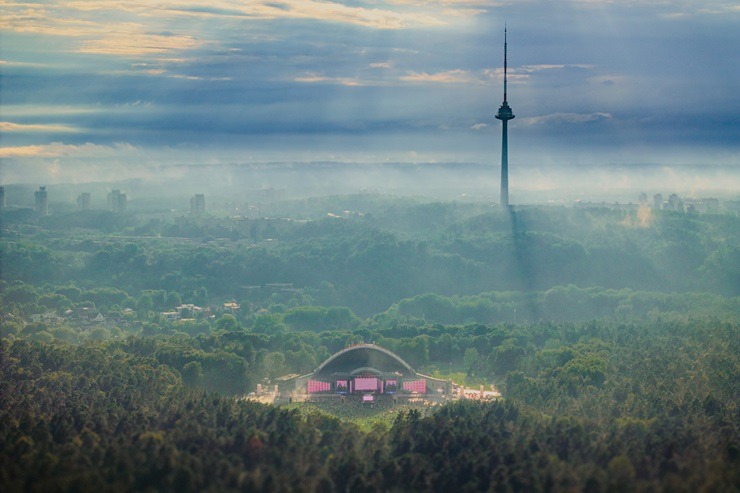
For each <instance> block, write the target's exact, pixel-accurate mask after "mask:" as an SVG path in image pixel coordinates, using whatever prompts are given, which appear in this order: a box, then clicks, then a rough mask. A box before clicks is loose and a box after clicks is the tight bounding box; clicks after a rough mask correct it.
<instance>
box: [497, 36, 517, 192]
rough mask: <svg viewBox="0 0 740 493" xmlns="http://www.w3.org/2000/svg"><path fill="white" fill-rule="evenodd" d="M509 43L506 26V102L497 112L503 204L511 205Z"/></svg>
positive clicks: (511, 112)
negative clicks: (499, 132) (508, 89)
mask: <svg viewBox="0 0 740 493" xmlns="http://www.w3.org/2000/svg"><path fill="white" fill-rule="evenodd" d="M507 48H508V47H507V43H506V28H504V102H503V103H501V106H500V107H499V109H498V113H496V119H498V120H501V123H502V124H503V127H502V129H501V205H502V206H508V205H509V136H508V128H507V127H508V122H509V120H513V119H514V112H513V111H512V110H511V107H509V103H508V101H507V100H506V68H507V67H506V65H507V59H506V56H507Z"/></svg>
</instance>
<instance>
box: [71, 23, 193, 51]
mask: <svg viewBox="0 0 740 493" xmlns="http://www.w3.org/2000/svg"><path fill="white" fill-rule="evenodd" d="M141 29H142V27H141V26H138V25H133V24H130V25H120V26H117V28H116V30H115V31H114V32H111V33H108V34H107V35H106V36H105V37H102V38H99V39H93V40H89V41H84V42H82V43H81V45H80V47H79V52H80V53H94V54H103V55H122V56H144V55H158V54H164V53H169V52H171V51H183V50H192V49H194V48H197V47H200V46H203V42H201V41H198V40H196V39H195V38H193V37H192V36H187V35H161V34H148V33H143V32H141Z"/></svg>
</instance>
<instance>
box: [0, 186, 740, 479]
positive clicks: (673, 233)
mask: <svg viewBox="0 0 740 493" xmlns="http://www.w3.org/2000/svg"><path fill="white" fill-rule="evenodd" d="M263 210H264V211H265V212H266V214H269V216H266V217H262V218H255V219H246V218H242V217H226V216H218V215H206V216H202V217H196V216H188V215H183V214H172V213H168V212H167V211H162V210H151V211H132V212H128V213H124V214H113V213H109V212H107V211H95V210H93V211H81V212H69V213H63V214H57V215H55V214H52V215H49V216H38V215H36V214H35V213H33V211H29V210H26V209H15V210H13V209H10V210H5V211H3V212H2V238H0V317H1V318H0V485H1V486H2V490H3V491H44V492H46V491H178V492H180V491H321V492H323V491H327V492H331V491H337V492H339V491H352V492H355V491H389V492H395V491H398V492H402V491H444V492H447V491H455V490H459V491H502V492H507V491H535V492H536V491H542V492H545V491H553V492H555V491H588V492H600V491H604V492H606V491H643V492H658V491H666V492H667V491H671V492H673V491H679V492H680V491H686V492H694V491H705V492H710V491H738V490H740V409H739V408H738V403H739V402H740V384H738V381H740V379H739V378H738V376H740V347H739V346H740V337H738V332H739V331H738V329H739V328H740V316H739V315H740V281H738V280H739V279H740V218H738V217H736V216H732V215H719V214H716V215H711V214H701V215H699V214H683V213H673V212H667V211H640V210H612V209H607V208H600V209H586V208H565V207H530V208H524V207H522V208H516V209H511V210H500V209H497V208H492V207H490V206H489V205H486V204H482V203H473V202H459V203H458V202H448V203H438V202H424V201H422V200H419V199H409V198H396V197H386V196H375V195H372V194H367V195H358V196H337V197H326V198H322V199H306V200H293V201H288V200H286V201H283V202H278V203H275V204H270V205H265V206H264V207H263ZM356 342H375V343H376V344H378V345H380V346H382V347H385V348H387V349H390V350H391V351H393V352H395V353H397V354H399V355H400V356H402V357H403V358H404V359H405V360H406V361H408V362H409V364H411V365H412V366H413V367H414V368H415V369H417V370H420V371H424V372H426V373H428V374H435V375H440V376H445V377H447V376H449V377H450V378H459V379H462V380H464V382H461V383H471V384H475V385H477V384H484V383H485V384H487V385H489V384H493V385H495V386H496V388H498V389H499V390H500V391H501V393H502V394H503V397H502V398H501V399H498V400H496V401H494V402H471V401H465V400H461V401H457V402H450V403H448V404H445V405H442V406H437V407H434V408H421V409H419V408H398V409H388V410H386V409H384V410H380V409H375V410H370V411H367V412H365V411H363V410H362V409H361V410H359V412H358V414H363V413H364V414H369V415H373V414H375V415H376V416H375V417H376V418H378V419H374V420H370V421H367V419H365V418H368V416H359V415H358V416H357V417H353V416H352V415H351V412H349V413H344V414H339V413H332V412H331V410H328V411H327V410H326V409H318V408H316V407H312V406H307V405H304V406H302V405H292V406H272V405H265V404H259V403H256V402H253V401H249V400H244V399H243V397H244V396H245V395H246V394H247V393H249V392H250V391H252V390H254V389H255V388H256V386H257V384H259V383H262V384H271V383H272V382H274V381H275V380H276V379H277V378H278V377H280V376H282V375H285V374H288V373H299V374H302V373H305V372H310V371H312V370H313V369H315V368H316V367H317V366H318V365H319V364H320V363H321V362H322V361H324V360H325V359H326V358H328V357H329V356H330V355H331V354H333V353H334V352H336V351H338V350H340V349H342V348H344V347H346V346H348V345H350V344H353V343H356ZM350 411H351V410H350ZM370 417H372V416H370Z"/></svg>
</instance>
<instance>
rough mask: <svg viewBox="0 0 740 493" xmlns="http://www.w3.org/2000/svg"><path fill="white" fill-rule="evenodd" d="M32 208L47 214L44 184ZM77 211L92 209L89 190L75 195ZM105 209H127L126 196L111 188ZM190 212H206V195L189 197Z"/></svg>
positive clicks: (0, 194)
mask: <svg viewBox="0 0 740 493" xmlns="http://www.w3.org/2000/svg"><path fill="white" fill-rule="evenodd" d="M5 192H6V189H5V186H3V185H0V211H4V210H6V209H7V198H6V195H5ZM33 195H34V210H35V211H36V212H37V213H38V214H39V215H42V216H46V215H48V214H49V194H48V191H47V189H46V186H45V185H41V186H39V189H38V190H36V191H35V192H34V194H33ZM76 204H77V211H80V212H81V211H89V210H92V209H93V198H92V193H90V192H81V193H80V194H79V195H77V200H76ZM106 205H107V210H109V211H111V212H115V213H123V212H126V210H127V209H128V197H127V196H126V194H125V193H124V192H122V191H121V190H120V189H115V190H112V191H111V192H109V193H108V196H107V201H106ZM190 212H191V214H193V215H198V216H199V215H203V214H205V212H206V196H205V194H202V193H198V194H195V195H193V196H192V197H191V198H190Z"/></svg>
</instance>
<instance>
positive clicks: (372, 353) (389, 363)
mask: <svg viewBox="0 0 740 493" xmlns="http://www.w3.org/2000/svg"><path fill="white" fill-rule="evenodd" d="M358 370H374V371H377V372H379V373H392V372H398V373H400V374H401V375H403V376H407V377H410V376H414V375H416V372H415V371H414V370H413V368H411V366H409V364H408V363H406V362H405V361H404V360H403V359H401V357H399V356H398V355H397V354H395V353H392V352H391V351H388V350H387V349H384V348H382V347H380V346H376V345H375V344H358V345H356V346H350V347H348V348H344V349H342V350H341V351H339V352H337V353H335V354H334V355H333V356H331V357H330V358H329V359H327V360H326V361H324V362H323V363H321V365H320V366H319V367H318V368H317V369H316V371H315V372H314V374H313V376H314V378H322V377H323V378H326V377H329V376H330V375H333V374H336V373H353V372H356V371H358Z"/></svg>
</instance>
